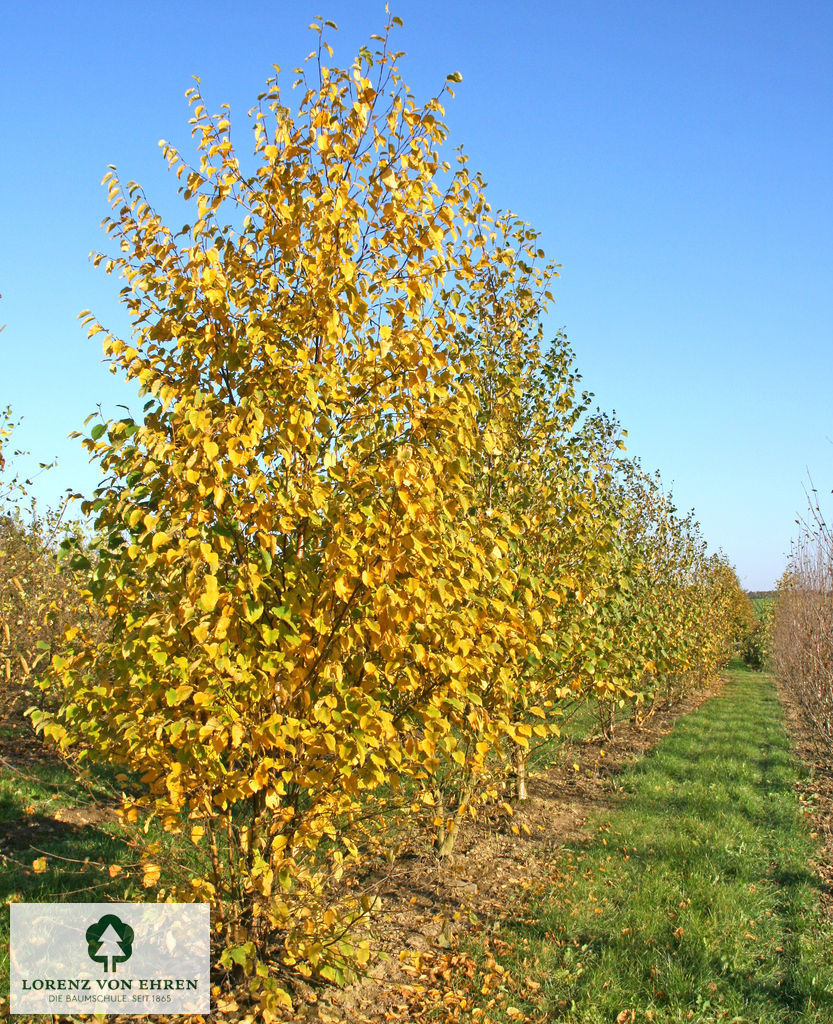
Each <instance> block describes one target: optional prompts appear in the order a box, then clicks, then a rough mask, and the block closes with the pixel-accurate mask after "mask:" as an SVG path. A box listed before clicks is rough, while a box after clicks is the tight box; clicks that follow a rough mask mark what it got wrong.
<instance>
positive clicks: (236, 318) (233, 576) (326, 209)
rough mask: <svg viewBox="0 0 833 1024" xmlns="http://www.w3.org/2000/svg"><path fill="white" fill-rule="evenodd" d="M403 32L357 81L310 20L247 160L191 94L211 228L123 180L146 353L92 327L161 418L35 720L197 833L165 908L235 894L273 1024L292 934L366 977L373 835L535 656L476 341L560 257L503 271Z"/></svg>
mask: <svg viewBox="0 0 833 1024" xmlns="http://www.w3.org/2000/svg"><path fill="white" fill-rule="evenodd" d="M395 20H396V19H392V22H391V24H389V25H388V29H387V31H386V33H385V36H384V37H383V38H380V39H379V48H378V49H377V50H376V52H374V53H371V52H370V50H369V49H367V48H363V49H362V50H361V52H360V54H359V56H358V57H357V58H356V60H355V62H354V63H353V65H352V66H351V68H350V69H348V70H342V69H338V68H330V67H327V66H326V64H325V59H326V57H325V53H326V52H331V51H329V46H328V44H327V43H326V41H325V40H324V38H323V34H322V33H323V27H324V26H323V25H322V23H321V22H320V21H319V22H316V23H315V24H314V25H313V26H312V27H313V29H314V30H315V32H316V33H318V35H319V40H320V42H319V46H318V48H317V50H316V52H315V53H314V54H313V55H312V56H311V58H310V60H309V63H308V64H307V65H306V68H304V69H298V70H299V73H300V77H299V79H298V82H297V83H296V85H299V86H300V89H301V96H300V100H299V103H298V107H297V111H296V112H295V113H294V114H293V113H292V112H291V111H290V108H289V106H287V105H286V104H285V102H284V100H283V97H282V94H281V91H280V87H279V82H278V77H277V75H276V77H275V78H273V79H271V80H270V81H269V82H268V85H267V89H266V91H265V92H264V93H263V95H262V96H261V97H260V98H259V106H258V108H257V109H256V110H255V111H254V112H253V130H254V161H255V166H254V168H253V169H251V170H248V171H247V170H246V169H244V161H243V159H242V158H239V157H238V155H237V154H236V152H235V149H234V147H233V144H232V138H231V125H230V120H229V116H228V113H227V111H225V110H224V112H223V113H221V114H220V115H219V116H213V117H210V116H209V115H208V114H207V113H206V111H205V107H204V104H203V100H202V97H201V95H200V92H199V86H197V88H196V89H193V90H191V91H190V95H189V98H190V103H191V104H192V108H193V117H192V121H191V123H192V130H193V135H194V137H195V139H196V141H197V149H198V152H199V163H198V166H191V165H189V164H188V163H187V162H186V161H185V160H184V159H183V157H182V156H181V155H180V154H179V152H178V151H177V150H176V149H174V147H173V146H170V145H163V154H164V156H165V158H166V160H167V161H168V163H169V165H170V167H171V168H172V169H173V170H174V171H175V173H176V175H177V177H178V178H179V179H180V180H181V181H182V182H183V184H182V187H181V190H180V191H181V193H182V196H183V199H184V200H185V201H187V202H189V203H190V204H191V205H192V206H193V207H194V214H195V217H194V219H193V223H192V224H190V225H186V226H185V227H184V228H183V229H182V230H181V231H179V232H174V231H172V230H171V229H170V228H168V227H167V226H166V225H165V224H163V222H162V220H161V218H160V217H159V216H158V215H157V214H156V213H155V212H154V210H153V209H152V208H151V206H150V204H149V203H148V201H147V199H146V197H145V195H144V193H143V192H142V190H141V188H140V187H139V186H138V185H136V184H135V183H132V182H131V183H128V184H127V185H126V186H123V185H122V184H121V181H120V179H119V177H118V176H117V173H116V171H115V169H112V170H111V171H110V172H109V173H108V174H107V176H106V177H105V182H106V184H107V187H108V193H109V197H110V201H111V203H112V206H113V209H114V210H115V214H114V216H113V218H112V219H111V220H110V221H109V222H108V227H107V230H108V233H109V235H110V237H111V238H112V239H113V240H114V241H115V242H116V244H117V248H118V252H117V253H116V254H115V255H113V256H110V257H107V256H104V255H100V256H98V257H96V260H95V262H96V263H97V264H101V263H103V265H104V266H105V268H106V270H107V271H108V273H118V274H121V275H122V276H123V277H124V278H125V279H126V282H127V284H126V286H125V288H124V289H123V291H122V299H123V302H124V303H125V305H126V307H127V309H128V311H129V313H130V314H131V317H132V319H133V324H134V336H133V338H132V339H131V340H130V341H128V340H124V339H121V338H117V337H115V336H113V335H111V334H109V333H108V332H106V331H105V329H104V328H103V326H102V325H101V324H99V323H98V321H96V320H95V318H94V317H93V316H92V314H89V313H86V314H84V317H85V322H87V323H88V325H89V333H90V334H91V335H95V334H97V333H99V332H102V331H104V335H105V340H104V349H105V353H106V354H107V355H108V356H109V357H110V359H111V360H112V363H113V365H114V367H115V369H117V370H119V371H120V372H122V373H124V374H125V376H126V377H127V378H128V379H129V380H133V381H136V382H137V383H138V384H139V386H140V389H141V392H142V393H143V394H144V396H145V397H146V399H147V401H146V404H145V407H144V413H143V416H142V417H141V418H140V419H136V420H134V419H133V418H130V417H124V418H121V419H118V420H115V421H109V422H101V423H97V424H96V425H95V426H94V427H93V428H92V430H91V433H90V435H89V436H88V437H87V438H86V440H85V442H84V443H85V446H86V447H87V449H88V450H89V451H90V453H91V454H92V455H93V456H94V457H95V458H96V459H97V460H98V461H99V464H100V466H101V468H102V471H103V473H104V474H105V477H104V481H103V483H102V484H101V486H100V487H99V488H98V489H97V491H96V493H95V496H94V498H93V500H92V501H91V502H89V503H87V505H86V508H87V509H88V510H89V511H91V512H93V513H95V515H96V529H97V530H98V531H99V534H100V536H101V537H103V538H105V540H104V541H103V542H102V543H101V545H100V547H99V550H98V552H97V559H96V561H95V562H94V563H93V561H92V560H91V561H90V578H89V583H88V587H87V595H88V598H89V601H90V602H91V604H92V605H94V606H95V607H96V608H98V609H102V610H103V611H104V613H105V614H106V616H107V618H108V622H109V630H108V632H107V635H106V636H105V637H103V638H102V637H100V636H95V635H93V634H91V633H90V632H88V631H86V630H84V629H81V630H79V631H78V633H77V634H76V635H75V636H74V639H73V649H72V651H71V652H70V653H68V654H67V655H65V656H61V657H57V658H55V659H54V661H53V675H54V677H55V679H56V680H57V681H58V682H59V684H60V685H61V686H62V687H63V691H64V694H65V700H64V706H63V709H62V712H61V714H60V715H59V716H58V717H57V718H50V717H48V716H47V717H43V718H41V719H40V720H39V724H40V726H41V728H43V729H44V730H45V731H46V732H47V734H49V735H51V736H53V737H54V738H56V739H57V740H59V742H61V743H62V744H63V745H67V744H70V743H73V742H76V741H83V744H84V745H85V749H86V751H87V752H88V753H89V756H91V757H99V758H106V759H108V760H110V761H111V762H115V763H117V764H123V765H126V766H129V767H130V768H131V769H132V771H133V772H135V773H136V775H137V776H138V777H139V778H140V779H141V782H142V784H143V787H144V792H142V793H141V794H140V795H139V796H138V797H135V798H131V799H128V800H126V807H125V813H126V815H127V816H128V818H129V819H130V820H134V821H136V820H139V818H140V817H143V818H148V817H156V818H158V819H159V820H160V821H161V822H162V824H163V826H164V828H165V829H166V830H168V831H171V832H181V831H183V830H185V831H186V832H190V835H191V837H192V839H193V841H194V843H195V845H196V846H197V849H198V851H199V852H200V853H202V854H204V858H205V865H206V868H205V870H204V871H196V872H194V873H193V875H192V877H188V878H186V880H185V882H184V883H181V884H173V887H172V888H171V889H170V890H169V891H171V892H173V893H174V894H175V895H176V898H181V899H189V898H191V899H194V898H195V899H203V898H207V899H209V900H211V902H212V904H213V905H214V915H213V919H214V920H215V921H216V922H217V925H218V927H219V929H220V937H221V941H222V942H223V945H224V947H225V954H224V962H225V963H227V964H232V963H234V964H238V965H240V966H241V967H242V969H243V970H244V971H245V972H247V973H250V974H251V975H252V987H253V991H254V992H255V993H256V994H261V995H263V998H264V999H266V1000H267V1002H268V1001H269V1000H274V999H278V1000H280V1001H283V1002H286V1001H287V996H286V993H285V991H284V990H282V989H281V988H280V987H279V986H278V987H275V986H274V984H272V987H271V990H270V991H266V989H267V988H268V987H269V985H268V984H267V982H266V981H264V979H263V977H262V976H263V975H264V974H265V973H266V971H265V968H263V966H262V965H260V966H258V950H260V949H261V948H263V945H264V943H265V942H266V941H267V939H268V940H269V941H270V942H271V941H273V940H274V939H275V937H278V938H279V939H280V941H281V942H282V947H283V954H282V959H283V964H284V966H285V967H286V968H288V969H289V968H292V969H296V970H300V971H301V972H302V973H305V974H307V975H309V974H310V973H312V972H317V973H318V974H320V975H322V976H324V977H327V978H332V979H336V980H342V979H343V978H344V977H345V976H346V972H348V971H349V969H350V966H351V965H352V964H355V963H356V962H358V963H363V962H365V961H366V959H367V956H368V953H367V950H366V949H365V948H363V947H358V948H354V947H353V945H352V944H351V943H350V941H348V938H347V933H348V930H349V927H350V925H351V923H352V922H354V921H355V920H356V919H357V918H358V917H360V916H361V915H362V914H364V913H366V912H367V909H368V906H369V903H368V901H366V900H364V901H362V900H356V899H351V898H348V897H346V896H345V897H344V898H341V897H339V896H337V895H336V894H335V893H334V890H333V888H332V882H333V880H335V879H338V878H339V877H340V875H341V873H342V872H343V871H344V869H345V864H346V863H348V862H349V861H350V860H351V859H354V860H355V859H356V858H358V857H359V856H360V853H361V851H360V850H359V849H358V848H357V845H356V843H355V842H354V839H355V837H356V835H357V834H359V831H357V830H359V825H358V824H357V821H358V819H359V818H362V819H366V817H367V815H366V813H365V811H366V804H367V801H368V800H369V799H370V796H371V795H372V794H373V793H374V792H376V791H381V788H382V787H388V786H389V785H390V784H391V782H393V784H394V785H395V784H396V782H397V779H399V778H401V777H404V776H409V777H411V778H412V779H414V780H416V781H417V783H418V784H426V785H427V780H429V779H430V777H431V776H432V774H433V773H434V771H435V768H436V765H437V763H438V759H439V758H441V757H443V756H449V757H451V756H455V757H456V756H458V754H455V751H458V744H459V737H460V736H461V734H465V733H467V732H468V733H470V732H471V731H472V730H483V729H485V728H486V726H487V725H488V713H487V711H486V709H484V707H483V701H482V695H481V693H480V690H479V685H480V680H481V679H482V677H483V672H484V670H485V671H487V672H488V671H491V667H492V665H493V663H495V662H496V661H498V660H499V659H500V657H501V656H502V653H503V648H504V646H505V644H509V645H510V646H511V644H512V643H515V641H514V640H513V637H514V635H515V630H514V623H513V619H512V616H511V615H509V616H502V617H498V618H495V617H494V616H490V614H489V611H488V607H487V594H486V592H487V589H488V588H487V582H488V581H489V580H491V578H492V572H493V563H494V560H495V557H496V556H495V554H494V553H493V552H492V549H491V548H488V549H484V547H483V544H482V536H479V535H477V534H476V533H473V531H472V530H471V528H470V524H469V520H468V516H467V513H468V511H469V509H470V508H471V505H472V502H473V499H474V494H473V490H472V484H471V480H470V475H469V473H468V470H467V466H466V463H465V458H464V457H463V453H464V452H465V451H466V450H468V449H473V448H476V446H477V422H476V402H475V398H474V392H473V386H472V381H471V369H472V368H471V365H470V363H469V362H468V361H467V359H466V355H465V351H464V349H463V347H462V346H461V339H462V338H464V337H465V336H466V330H467V320H466V309H467V307H468V305H469V300H470V294H471V290H472V289H475V288H476V287H477V286H478V282H479V281H481V280H482V279H483V278H484V275H485V273H486V271H487V269H488V267H489V266H491V265H497V264H499V263H500V264H502V263H503V262H504V261H506V260H509V261H510V262H511V260H515V261H520V260H523V261H524V262H526V263H528V264H529V265H532V264H534V263H535V262H536V261H538V260H539V257H538V256H537V254H536V251H535V248H534V247H533V246H532V244H531V242H528V241H524V240H523V239H521V241H520V244H519V246H518V247H517V250H516V251H515V253H514V254H513V255H511V256H508V255H507V254H506V253H505V252H503V251H502V250H500V249H499V248H498V247H497V245H496V242H495V238H494V236H493V234H492V233H491V231H490V227H491V223H492V221H491V215H490V211H489V207H488V205H487V204H486V202H485V200H484V198H483V194H482V182H481V180H480V178H479V177H478V176H471V175H470V174H469V173H468V171H467V168H466V159H465V157H464V156H463V155H462V154H459V155H458V157H457V164H456V167H452V166H450V165H449V163H447V162H444V161H443V160H442V159H441V156H440V152H439V150H440V147H441V146H442V144H443V143H444V142H445V139H446V134H447V132H446V129H445V127H444V125H443V123H442V120H441V117H442V114H443V108H442V105H441V98H442V94H441V95H440V96H439V97H437V98H435V99H432V100H429V101H428V102H427V103H426V104H425V105H424V106H418V105H417V104H416V102H415V101H414V99H413V97H412V96H411V94H410V92H409V91H408V90H407V87H406V86H405V85H404V83H403V82H402V80H401V78H400V76H399V72H398V70H397V58H398V57H399V56H400V55H399V54H396V53H393V52H391V51H390V49H389V47H388V42H387V39H388V34H387V33H388V31H389V30H390V28H391V25H392V23H393V22H394V21H395ZM457 78H459V76H456V75H455V76H450V79H451V81H455V80H457ZM445 91H450V90H449V87H448V86H446V90H445ZM501 543H503V541H501V540H500V539H497V540H495V541H494V543H493V545H492V546H493V547H495V548H498V547H499V545H500V544H501ZM497 554H498V555H499V554H500V551H499V550H498V551H497ZM472 637H479V638H481V639H482V640H483V641H484V643H483V648H482V652H481V651H479V650H477V649H474V650H472V641H471V638H472ZM516 646H517V645H516ZM500 671H502V670H500ZM458 752H459V751H458ZM478 756H479V755H478ZM362 827H364V826H362ZM362 834H363V833H362ZM154 859H155V858H154V855H153V851H152V850H151V851H149V859H148V862H147V864H146V866H145V880H146V884H148V885H152V884H155V882H156V880H157V879H158V878H159V876H160V867H159V866H158V865H156V864H155V863H154V862H153V861H154ZM272 980H273V979H270V980H269V982H270V983H271V982H272Z"/></svg>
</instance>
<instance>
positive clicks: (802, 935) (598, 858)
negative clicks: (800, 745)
mask: <svg viewBox="0 0 833 1024" xmlns="http://www.w3.org/2000/svg"><path fill="white" fill-rule="evenodd" d="M797 770H798V769H797V768H796V766H795V764H794V762H793V759H792V756H791V752H790V746H789V741H788V739H787V736H786V734H785V732H784V728H783V725H782V717H781V712H780V708H779V705H778V703H777V700H776V697H775V693H774V691H773V687H772V684H771V681H770V680H769V679H768V678H767V677H766V676H762V675H760V674H757V673H752V672H748V671H744V670H736V671H733V672H731V673H729V678H728V683H727V686H726V689H725V692H724V694H723V695H722V696H720V697H717V698H713V699H712V700H710V701H708V702H707V703H706V704H704V705H703V706H702V708H700V709H699V710H698V711H696V712H694V713H693V714H691V715H688V716H686V717H685V718H683V719H681V720H680V721H679V722H678V724H677V726H676V728H675V730H674V732H673V733H672V735H671V736H669V737H667V738H666V739H665V740H664V741H663V742H662V743H660V744H659V745H658V746H657V747H656V748H655V749H654V750H653V751H652V752H651V753H650V754H649V755H648V756H647V757H646V758H645V759H644V760H643V761H641V762H640V763H639V764H638V765H636V766H634V767H633V768H632V769H630V770H629V771H628V772H627V773H626V774H625V775H624V776H622V778H621V782H622V786H623V790H624V794H625V796H624V800H623V803H622V806H621V808H620V809H617V810H616V811H615V812H614V813H613V814H612V815H609V816H608V817H607V818H606V820H605V821H603V822H601V823H600V822H596V825H595V826H594V828H595V829H597V831H595V832H594V835H593V838H592V839H591V840H589V841H588V843H587V844H586V845H585V846H583V847H581V848H576V849H574V850H571V851H564V852H563V854H561V855H560V857H559V862H558V864H557V866H556V872H555V875H554V883H553V885H552V887H551V888H549V889H548V890H547V891H546V892H545V893H543V894H541V896H540V897H539V898H538V900H537V901H536V902H534V903H533V904H532V905H528V906H526V907H524V909H523V911H522V912H521V913H517V914H516V915H515V916H513V917H509V918H507V919H506V920H505V921H504V922H503V925H502V927H501V930H500V933H499V936H498V937H497V939H496V940H495V939H494V938H490V939H488V940H485V947H481V948H480V950H479V955H478V953H475V955H476V956H478V958H479V959H480V960H481V963H483V964H484V973H483V975H482V979H481V980H485V983H486V990H487V992H486V995H483V994H481V995H480V996H479V1002H480V1006H481V1008H482V1010H481V1012H480V1013H478V1012H476V1013H475V1019H477V1017H479V1018H480V1019H481V1020H483V1019H485V1018H491V1019H493V1020H516V1021H517V1020H518V1019H522V1018H523V1017H526V1018H527V1019H532V1020H564V1021H570V1022H579V1021H581V1022H588V1024H589V1022H592V1024H600V1022H605V1021H620V1022H624V1021H627V1022H629V1024H630V1022H637V1021H654V1022H670V1021H685V1022H703V1024H705V1022H712V1021H731V1022H737V1024H739V1022H750V1024H752V1022H754V1024H774V1022H776V1021H777V1022H781V1021H783V1022H787V1021H789V1022H791V1024H798V1022H809V1021H814V1022H819V1024H821V1022H825V1024H830V1022H833V928H832V927H831V924H830V922H829V921H827V920H826V919H825V918H824V917H823V916H822V914H821V912H820V910H819V904H818V887H819V883H818V882H817V880H816V878H815V877H814V875H813V874H812V872H811V870H810V869H809V867H808V861H809V859H810V858H811V857H812V855H813V852H814V849H815V844H814V842H813V840H812V838H811V837H810V835H809V833H808V831H807V828H806V826H805V824H804V822H803V821H802V818H801V814H800V810H799V806H798V802H797V799H796V796H795V792H794V789H793V786H794V783H795V781H796V777H797ZM489 960H491V961H492V966H493V965H494V962H495V961H497V962H498V964H499V965H500V966H501V967H503V968H509V969H510V971H511V975H512V976H513V977H514V978H515V979H518V983H517V985H512V986H510V987H509V991H508V994H507V991H506V989H504V991H503V993H501V992H500V990H499V989H490V988H489V980H488V979H489V976H490V974H489V971H488V970H487V969H486V966H485V965H486V964H487V963H488V962H489ZM491 977H494V974H492V975H491ZM521 979H523V981H521ZM538 986H540V988H539V987H538ZM487 1004H489V1005H487Z"/></svg>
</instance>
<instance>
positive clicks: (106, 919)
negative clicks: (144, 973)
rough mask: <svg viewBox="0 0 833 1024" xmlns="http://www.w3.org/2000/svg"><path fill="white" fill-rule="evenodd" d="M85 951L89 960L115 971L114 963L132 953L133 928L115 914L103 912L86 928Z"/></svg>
mask: <svg viewBox="0 0 833 1024" xmlns="http://www.w3.org/2000/svg"><path fill="white" fill-rule="evenodd" d="M87 953H88V954H89V957H90V959H91V960H93V961H95V962H96V963H98V964H104V970H105V971H107V970H110V971H115V969H116V964H121V963H124V961H125V960H129V959H130V957H131V956H132V955H133V929H132V928H131V927H130V925H129V924H125V923H124V921H122V920H121V919H120V918H118V917H116V915H115V914H105V915H104V916H103V917H102V918H99V920H98V921H96V923H95V924H91V925H90V927H89V928H88V929H87ZM108 961H109V964H110V966H109V968H108V966H107V964H108Z"/></svg>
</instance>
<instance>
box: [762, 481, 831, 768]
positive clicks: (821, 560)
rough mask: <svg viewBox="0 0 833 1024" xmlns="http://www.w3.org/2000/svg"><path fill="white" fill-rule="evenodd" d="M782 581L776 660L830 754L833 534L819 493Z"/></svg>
mask: <svg viewBox="0 0 833 1024" xmlns="http://www.w3.org/2000/svg"><path fill="white" fill-rule="evenodd" d="M808 504H809V508H808V516H807V518H806V520H805V521H804V522H803V523H802V524H801V530H800V533H799V536H798V537H797V538H796V539H795V541H794V542H793V545H792V549H791V551H790V557H789V559H788V562H787V568H786V571H785V572H784V574H783V576H782V577H781V579H780V580H779V582H778V590H777V592H776V596H775V602H774V613H773V616H772V624H771V647H772V662H773V667H774V668H775V671H776V672H777V673H778V676H779V677H780V679H781V681H782V683H783V684H784V685H785V686H786V688H787V689H788V691H789V692H790V693H791V694H792V696H793V697H795V698H796V699H797V700H798V701H799V702H800V703H801V705H802V707H803V708H804V711H805V714H806V715H807V717H808V719H809V720H810V722H812V724H813V726H814V728H815V731H816V733H817V735H818V737H819V738H820V739H821V741H822V743H823V745H824V748H825V749H826V750H827V751H828V756H829V753H830V752H831V751H833V531H831V528H830V525H829V523H828V521H827V519H826V518H825V512H824V510H823V508H822V505H821V503H820V500H819V498H818V494H817V492H815V491H812V492H811V499H810V501H809V503H808Z"/></svg>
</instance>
